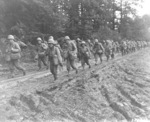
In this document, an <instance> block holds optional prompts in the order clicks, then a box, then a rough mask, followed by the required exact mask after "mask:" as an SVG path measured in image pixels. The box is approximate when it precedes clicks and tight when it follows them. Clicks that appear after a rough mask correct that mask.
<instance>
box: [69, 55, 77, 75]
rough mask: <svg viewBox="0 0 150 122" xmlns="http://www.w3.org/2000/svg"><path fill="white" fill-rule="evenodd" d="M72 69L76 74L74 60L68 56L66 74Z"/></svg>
mask: <svg viewBox="0 0 150 122" xmlns="http://www.w3.org/2000/svg"><path fill="white" fill-rule="evenodd" d="M71 67H72V68H73V69H74V70H76V73H77V72H78V70H77V67H76V65H75V59H71V57H70V56H68V58H67V71H68V73H69V72H70V68H71Z"/></svg>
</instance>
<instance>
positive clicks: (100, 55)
mask: <svg viewBox="0 0 150 122" xmlns="http://www.w3.org/2000/svg"><path fill="white" fill-rule="evenodd" d="M102 55H103V53H100V54H99V58H100V61H101V63H102V62H103V59H102Z"/></svg>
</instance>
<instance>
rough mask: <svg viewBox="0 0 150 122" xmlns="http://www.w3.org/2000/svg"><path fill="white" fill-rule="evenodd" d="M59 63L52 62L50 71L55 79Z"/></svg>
mask: <svg viewBox="0 0 150 122" xmlns="http://www.w3.org/2000/svg"><path fill="white" fill-rule="evenodd" d="M57 68H58V66H57V65H54V64H53V63H52V62H50V71H51V73H52V75H53V76H54V80H57Z"/></svg>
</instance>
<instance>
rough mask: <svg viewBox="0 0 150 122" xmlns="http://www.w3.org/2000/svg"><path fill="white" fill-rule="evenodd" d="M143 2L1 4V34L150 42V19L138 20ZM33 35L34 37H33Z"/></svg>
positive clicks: (27, 0)
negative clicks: (137, 12)
mask: <svg viewBox="0 0 150 122" xmlns="http://www.w3.org/2000/svg"><path fill="white" fill-rule="evenodd" d="M139 3H140V0H130V1H129V0H1V1H0V33H1V34H3V35H7V34H14V35H17V36H18V37H19V38H21V37H22V36H25V37H26V38H29V37H30V39H27V40H32V39H31V38H32V37H31V35H32V34H33V33H36V34H35V35H34V34H33V36H34V37H35V36H41V35H42V36H43V35H53V36H54V37H55V38H60V37H62V36H65V35H69V36H70V37H71V38H77V37H80V38H82V39H87V38H99V39H100V40H103V39H114V40H119V38H120V37H122V38H127V39H135V40H141V39H147V40H148V39H150V37H149V34H148V32H149V27H150V22H149V21H150V17H149V16H144V17H142V18H140V17H138V16H137V14H136V9H135V6H138V5H139ZM29 35H30V36H29Z"/></svg>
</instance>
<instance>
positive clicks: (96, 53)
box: [6, 35, 148, 80]
mask: <svg viewBox="0 0 150 122" xmlns="http://www.w3.org/2000/svg"><path fill="white" fill-rule="evenodd" d="M62 42H63V43H62ZM62 42H61V43H59V42H58V41H56V40H54V38H53V36H50V37H49V39H48V41H43V40H42V39H41V38H40V37H38V38H37V43H38V44H37V45H36V47H37V48H36V51H37V56H36V58H37V60H38V67H39V70H40V69H41V65H42V63H43V64H44V65H45V66H46V68H47V69H49V68H50V72H51V73H52V75H53V76H54V80H57V79H58V67H59V66H60V67H63V65H64V63H63V62H66V67H67V71H68V74H69V73H70V70H71V68H72V69H74V70H75V72H76V73H78V68H77V66H76V60H78V61H79V62H81V66H82V67H83V70H84V68H85V64H87V65H88V66H89V68H91V63H90V59H92V57H94V59H95V65H98V62H100V63H102V62H103V55H105V56H106V60H107V61H108V60H109V59H113V58H114V57H115V54H116V53H121V54H122V55H126V54H128V53H131V52H135V51H136V50H139V49H141V48H144V47H146V46H148V42H146V41H133V40H130V41H129V40H127V39H123V40H121V41H120V42H118V41H113V40H103V41H102V42H100V41H99V40H98V39H94V40H93V41H91V40H90V39H87V40H86V41H83V40H81V39H79V38H77V39H76V40H71V39H70V37H69V36H65V37H64V40H63V41H62ZM7 47H8V48H7V49H6V52H7V54H8V55H6V61H7V62H8V63H9V69H10V72H11V77H14V70H15V68H17V69H18V70H21V71H22V72H23V74H24V75H26V70H25V69H24V68H23V67H22V66H21V65H20V63H19V59H20V58H21V55H20V53H21V48H20V46H19V44H18V43H17V42H16V41H15V37H14V36H13V35H8V46H7ZM47 57H48V62H47V61H46V59H47ZM99 60H100V61H99ZM48 64H49V65H48Z"/></svg>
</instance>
